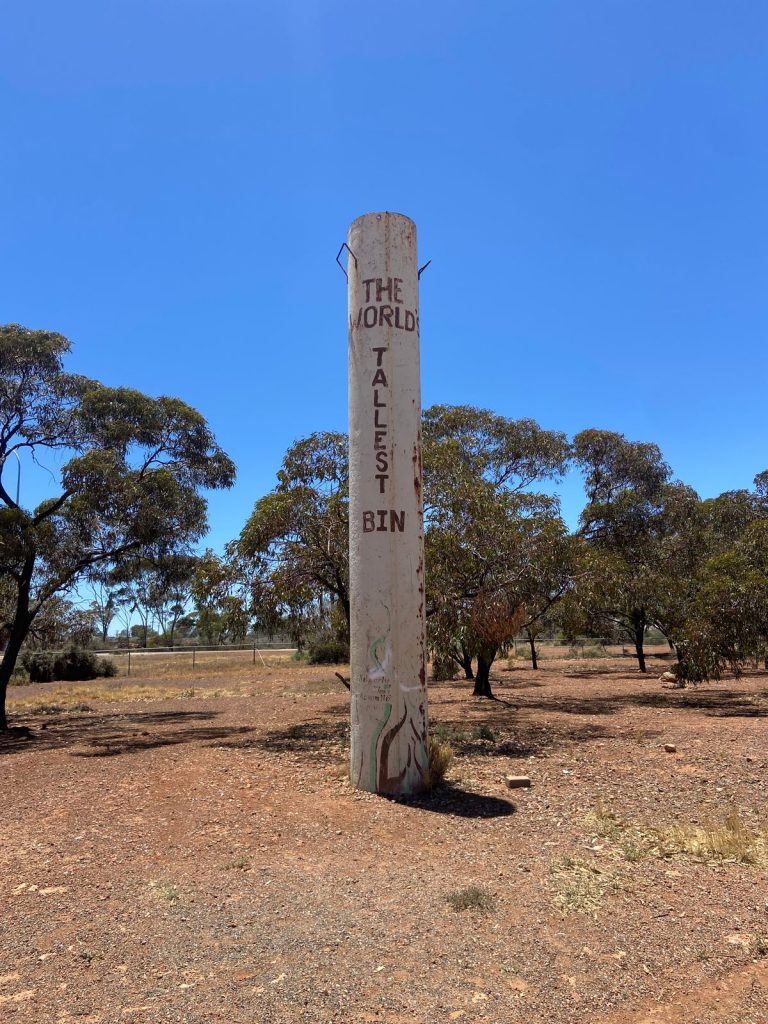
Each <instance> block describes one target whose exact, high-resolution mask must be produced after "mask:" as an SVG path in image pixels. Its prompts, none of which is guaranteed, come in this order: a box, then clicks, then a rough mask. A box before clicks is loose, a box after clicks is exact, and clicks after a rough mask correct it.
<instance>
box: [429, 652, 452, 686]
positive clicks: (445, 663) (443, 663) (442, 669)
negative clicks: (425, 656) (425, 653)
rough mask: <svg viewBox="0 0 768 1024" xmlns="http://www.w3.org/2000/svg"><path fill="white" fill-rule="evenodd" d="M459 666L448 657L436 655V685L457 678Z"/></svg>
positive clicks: (433, 662)
mask: <svg viewBox="0 0 768 1024" xmlns="http://www.w3.org/2000/svg"><path fill="white" fill-rule="evenodd" d="M456 669H457V665H456V662H455V661H454V660H453V658H449V657H448V656H447V655H443V654H435V656H434V658H433V659H432V679H433V680H434V682H436V683H443V682H450V680H451V679H455V678H456Z"/></svg>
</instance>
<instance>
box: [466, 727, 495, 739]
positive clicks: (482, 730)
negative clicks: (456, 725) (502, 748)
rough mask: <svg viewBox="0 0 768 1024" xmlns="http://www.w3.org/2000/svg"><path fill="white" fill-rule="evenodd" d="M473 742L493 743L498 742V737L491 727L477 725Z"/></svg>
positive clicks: (473, 733) (473, 732) (473, 734)
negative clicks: (486, 741) (484, 741)
mask: <svg viewBox="0 0 768 1024" xmlns="http://www.w3.org/2000/svg"><path fill="white" fill-rule="evenodd" d="M472 739H473V740H490V742H491V743H495V742H496V735H495V733H494V731H493V729H491V727H490V726H489V725H485V724H483V725H477V726H475V728H474V729H473V730H472Z"/></svg>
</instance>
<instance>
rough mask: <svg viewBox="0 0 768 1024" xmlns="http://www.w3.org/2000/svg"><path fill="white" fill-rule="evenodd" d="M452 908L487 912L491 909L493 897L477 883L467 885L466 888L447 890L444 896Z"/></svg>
mask: <svg viewBox="0 0 768 1024" xmlns="http://www.w3.org/2000/svg"><path fill="white" fill-rule="evenodd" d="M445 898H446V901H447V902H448V903H450V905H451V906H452V907H453V909H454V910H457V911H458V910H480V911H483V912H487V911H489V910H492V909H493V906H494V899H493V896H492V895H491V893H489V892H488V890H487V889H481V888H480V887H479V886H477V885H468V886H467V887H466V889H457V890H456V892H449V893H448V895H447V896H446V897H445Z"/></svg>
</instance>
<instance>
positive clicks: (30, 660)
mask: <svg viewBox="0 0 768 1024" xmlns="http://www.w3.org/2000/svg"><path fill="white" fill-rule="evenodd" d="M54 664H55V658H54V656H53V655H52V654H49V653H48V652H47V651H29V652H27V653H26V654H25V655H24V657H23V660H22V665H23V667H24V668H25V669H26V670H27V672H28V673H29V681H30V683H52V682H53V680H54V679H55V678H56V677H55V676H54V674H53V671H54Z"/></svg>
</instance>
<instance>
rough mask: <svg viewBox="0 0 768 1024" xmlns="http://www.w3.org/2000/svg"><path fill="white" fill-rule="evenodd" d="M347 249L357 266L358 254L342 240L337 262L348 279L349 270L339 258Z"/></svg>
mask: <svg viewBox="0 0 768 1024" xmlns="http://www.w3.org/2000/svg"><path fill="white" fill-rule="evenodd" d="M345 249H346V250H347V252H348V253H349V255H350V256H351V257H352V259H353V260H354V261H355V266H357V256H355V254H354V253H353V252H352V250H351V249H350V248H349V246H348V245H347V243H346V242H342V243H341V248H340V249H339V251H338V252H337V253H336V262H337V263H338V264H339V266H340V267H341V272H342V274H343V275H344V277H346V278H347V280H349V278H348V277H347V271H346V269H345V268H344V264H343V263H342V262H341V260H340V259H339V256H341V254H342V253H343V252H344V250H345ZM419 273H421V271H419Z"/></svg>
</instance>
